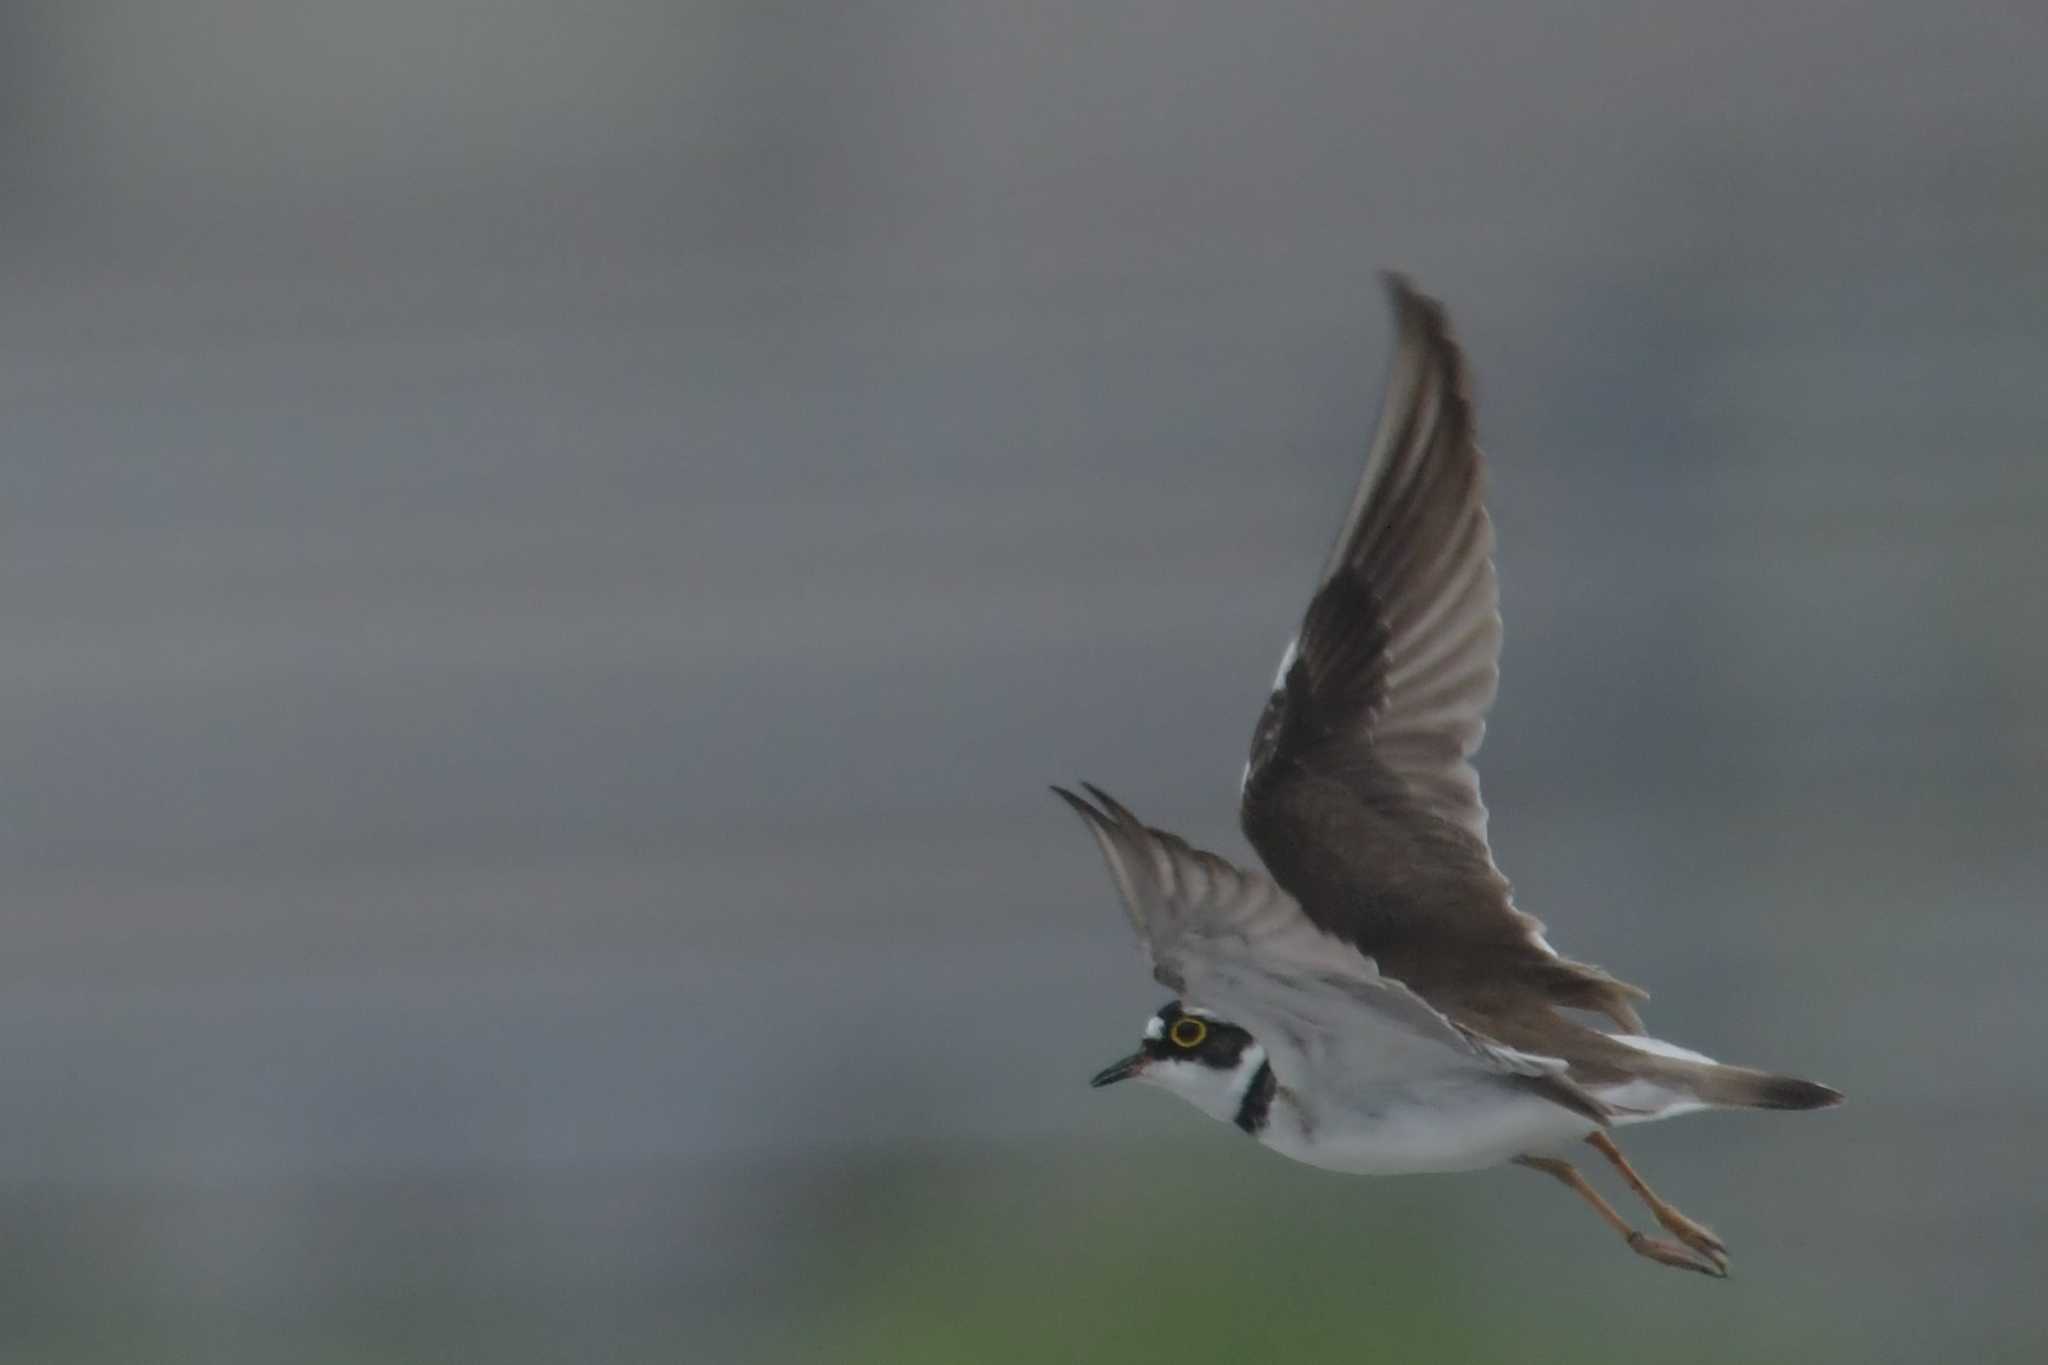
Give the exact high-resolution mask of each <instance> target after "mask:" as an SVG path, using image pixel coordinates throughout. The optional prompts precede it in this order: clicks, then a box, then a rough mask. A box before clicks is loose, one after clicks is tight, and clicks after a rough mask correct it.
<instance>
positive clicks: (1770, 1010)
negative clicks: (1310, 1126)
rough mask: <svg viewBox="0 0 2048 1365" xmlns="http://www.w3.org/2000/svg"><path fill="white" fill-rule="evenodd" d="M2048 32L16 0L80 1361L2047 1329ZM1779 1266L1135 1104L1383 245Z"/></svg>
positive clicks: (9, 1347)
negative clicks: (1118, 849)
mask: <svg viewBox="0 0 2048 1365" xmlns="http://www.w3.org/2000/svg"><path fill="white" fill-rule="evenodd" d="M2044 52H2048V16H2044V12H2043V11H2042V10H2041V8H2040V7H2039V6H2038V5H2034V4H2021V3H2010V4H1965V5H1947V6H1927V5H1919V4H1909V3H1903V0H1895V2H1894V3H1883V4H1865V5H1849V4H1793V5H1778V6H1742V7H1735V6H1698V5H1690V6H1680V5H1660V6H1652V7H1643V6H1638V5H1622V4H1613V5H1597V4H1574V5H1565V6H1534V5H1522V4H1513V3H1495V4H1489V5H1478V6H1439V5H1434V4H1427V3H1412V4H1398V5H1342V4H1322V5H1307V6H1302V5H1258V6H1253V5H1236V4H1228V3H1221V2H1220V0H1218V2H1214V3H1199V4H1198V3H1167V2H1166V0H1157V2H1155V3H1150V4H1138V5H1099V4H1029V5H1026V4H1014V3H969V4H927V5H884V4H849V5H808V6H806V5H795V4H767V3H759V2H758V0H729V2H728V3H723V4H692V5H681V6H678V5H668V4H657V3H653V0H592V3H586V4H582V5H577V6H560V5H553V4H543V3H540V0H501V2H500V3H493V4H483V3H455V2H454V0H440V2H438V3H424V4H423V3H419V2H418V0H403V2H401V0H358V2H357V3H353V4H349V5H312V4H304V3H285V4H261V3H256V0H187V3H184V4H181V5H176V6H170V5H159V4H153V3H147V2H146V0H127V3H118V2H116V0H106V2H104V3H86V4H68V3H66V4H59V3H55V2H54V0H49V2H46V3H24V2H23V0H15V2H14V3H10V4H8V5H6V6H5V7H4V8H0V286H4V292H0V298H4V300H5V305H4V307H0V432H4V443H0V523H4V527H0V622H4V629H5V647H4V648H0V759H4V764H5V772H6V782H5V784H4V788H0V790H4V795H0V812H4V818H0V866H4V867H5V868H6V876H7V894H6V897H5V907H4V911H0V1095H4V1096H5V1097H6V1106H7V1117H6V1121H5V1123H4V1125H0V1265H4V1271H0V1358H5V1359H7V1360H10V1361H13V1360H46V1361H53V1362H64V1361H73V1360H78V1361H85V1360H123V1361H129V1360H150V1361H187V1360H190V1361H201V1360H204V1361H244V1360H246V1361H279V1360H293V1361H335V1362H341V1361H364V1362H384V1361H450V1360H482V1359H490V1360H494V1361H525V1360H536V1361H538V1360H575V1361H613V1360H617V1361H642V1360H646V1361H653V1360H690V1361H707V1362H722V1361H728V1360H732V1361H753V1360H765V1361H779V1360H824V1361H841V1360H862V1361H869V1360H872V1361H914V1360H931V1361H954V1362H958V1361H997V1360H1020V1361H1039V1362H1043V1361H1067V1360H1146V1359H1163V1358H1169V1357H1170V1358H1172V1359H1175V1360H1179V1361H1196V1360H1206V1359H1217V1360H1235V1361H1242V1360H1251V1359H1280V1358H1286V1359H1300V1360H1311V1359H1344V1360H1357V1359H1365V1358H1373V1359H1399V1360H1439V1359H1441V1360H1460V1361H1471V1360H1490V1359H1505V1358H1512V1359H1517V1360H1529V1361H1542V1360H1555V1359H1566V1358H1571V1359H1577V1360H1585V1361H1599V1360H1609V1359H1614V1360H1621V1359H1639V1358H1641V1357H1642V1355H1643V1354H1644V1353H1645V1352H1648V1353H1649V1354H1651V1355H1652V1356H1653V1357H1654V1358H1656V1359H1658V1360H1663V1361H1709V1360H1716V1361H1719V1360H1731V1359H1745V1360H1794V1359H1797V1360H1843V1361H1857V1362H1865V1361H1878V1360H1884V1361H1901V1362H1906V1361H1912V1362H1924V1361H1931V1360H1935V1359H1945V1360H1972V1361H1992V1360H2014V1361H2018V1360H2037V1359H2040V1358H2042V1355H2043V1353H2044V1352H2048V1308H2044V1306H2043V1304H2042V1301H2041V1298H2040V1296H2039V1291H2038V1283H2039V1277H2040V1274H2041V1270H2042V1263H2043V1249H2044V1242H2048V1194H2044V1192H2043V1185H2042V1182H2041V1179H2040V1172H2039V1168H2038V1163H2037V1158H2038V1156H2039V1153H2040V1151H2041V1148H2042V1141H2043V1138H2044V1136H2048V1069H2044V1068H2043V1066H2042V1064H2041V1060H2040V1056H2039V1043H2040V1039H2041V1037H2042V1034H2043V1024H2044V1021H2043V1018H2042V1011H2041V1009H2040V1005H2039V987H2038V983H2039V981H2040V979H2041V978H2042V976H2043V973H2044V970H2048V917H2044V914H2043V911H2042V898H2043V890H2042V886H2043V874H2044V871H2048V869H2044V865H2043V854H2042V836H2043V830H2044V826H2048V785H2044V783H2048V722H2044V720H2043V711H2042V696H2043V691H2044V687H2048V644H2044V642H2043V631H2042V627H2043V624H2044V608H2043V605H2042V603H2043V594H2044V591H2048V551H2044V546H2043V531H2042V528H2043V523H2044V519H2048V467H2044V464H2043V459H2042V446H2041V432H2042V430H2043V429H2044V425H2048V385H2044V383H2043V376H2044V372H2048V367H2044V362H2048V94H2044V87H2043V83H2042V75H2041V64H2042V58H2043V54H2044ZM1383 266H1399V267H1401V268H1404V269H1406V270H1409V271H1411V272H1413V273H1414V274H1415V275H1416V277H1417V278H1418V279H1419V280H1420V281H1421V282H1422V283H1423V284H1424V286H1425V287H1426V288H1428V289H1430V290H1431V291H1432V292H1435V293H1437V294H1439V295H1441V296H1442V297H1443V298H1444V299H1445V300H1446V301H1447V303H1448V304H1449V306H1450V308H1451V310H1452V315H1453V318H1454V320H1455V322H1456V324H1457V326H1458V328H1459V331H1460V333H1461V335H1462V337H1463V338H1464V340H1465V341H1466V343H1467V346H1468V349H1469V352H1470V354H1471V357H1472V359H1473V363H1474V365H1475V367H1476V371H1477V375H1478V384H1479V392H1480V402H1481V408H1480V418H1481V426H1482V432H1483V436H1484V438H1485V442H1486V445H1487V448H1488V450H1489V453H1490V454H1491V456H1492V458H1493V475H1492V478H1493V483H1492V487H1493V498H1492V501H1493V508H1494V512H1495V516H1496V519H1497V522H1498V525H1499V533H1500V545H1501V551H1500V553H1501V564H1502V572H1503V592H1504V597H1505V611H1506V615H1507V631H1508V643H1507V652H1506V658H1505V678H1504V686H1503V691H1502V694H1501V700H1500V704H1499V706H1498V709H1497V710H1496V712H1495V718H1494V720H1495V723H1494V726H1493V729H1492V734H1491V738H1490V739H1489V741H1488V744H1487V747H1486V750H1485V753H1484V755H1483V762H1482V768H1483V772H1484V775H1485V781H1486V787H1485V790H1486V796H1487V798H1488V802H1489V804H1490V806H1491V807H1492V810H1493V814H1494V820H1493V829H1494V838H1495V844H1496V850H1497V853H1498V855H1499V857H1500V860H1501V862H1502V865H1503V866H1504V867H1505V869H1506V870H1507V871H1508V873H1509V874H1510V875H1511V876H1512V877H1514V878H1515V880H1516V884H1517V889H1518V893H1519V897H1520V900H1521V903H1522V904H1523V905H1524V906H1525V907H1526V908H1528V909H1530V910H1532V911H1533V912H1535V913H1537V914H1539V915H1542V916H1544V917H1545V918H1546V919H1547V920H1548V921H1549V922H1550V925H1551V929H1552V933H1553V936H1554V937H1555V939H1556V940H1557V942H1558V943H1559V944H1560V945H1562V946H1563V947H1564V948H1565V949H1566V950H1567V951H1570V952H1572V953H1575V954H1576V955H1579V956H1582V957H1585V958H1588V959H1590V960H1592V961H1596V962H1601V963H1604V964H1607V965H1609V966H1611V967H1613V968H1615V969H1616V970H1617V971H1619V972H1620V973H1621V974H1622V975H1624V976H1626V977H1629V978H1630V979H1633V980H1637V981H1641V982H1643V983H1645V984H1647V985H1649V986H1650V987H1652V988H1653V989H1654V990H1655V992H1656V996H1657V998H1656V1000H1655V1002H1654V1003H1653V1006H1652V1008H1651V1010H1650V1012H1649V1019H1650V1022H1651V1025H1652V1027H1653V1030H1654V1031H1656V1032H1658V1033H1660V1034H1662V1035H1664V1036H1666V1037H1670V1038H1674V1039H1678V1040H1681V1041H1683V1042H1685V1043H1688V1044H1691V1045H1693V1046H1696V1047H1700V1048H1704V1049H1707V1050H1709V1051H1711V1052H1714V1053H1717V1054H1719V1055H1721V1056H1724V1057H1727V1058H1730V1059H1739V1060H1744V1061H1752V1062H1756V1063H1760V1064H1766V1065H1771V1066H1776V1067H1782V1068H1785V1069H1788V1070H1793V1071H1797V1072H1801V1073H1804V1074H1809V1075H1813V1076H1816V1077H1818V1078H1821V1079H1824V1080H1826V1081H1828V1082H1830V1083H1832V1084H1835V1085H1837V1086H1839V1087H1841V1088H1843V1089H1844V1090H1846V1091H1847V1092H1848V1093H1849V1095H1850V1096H1851V1101H1852V1102H1851V1104H1850V1105H1849V1106H1848V1107H1845V1108H1843V1109H1841V1110H1838V1111H1834V1112H1830V1113H1825V1114H1814V1115H1715V1116H1708V1117H1703V1118H1698V1119H1692V1120H1688V1121H1686V1122H1685V1123H1681V1124H1672V1125H1667V1126H1662V1127H1659V1128H1656V1129H1651V1130H1639V1132H1638V1134H1637V1136H1636V1137H1635V1139H1634V1140H1633V1142H1632V1143H1631V1144H1630V1145H1631V1149H1632V1151H1633V1152H1634V1153H1635V1155H1636V1158H1637V1160H1638V1162H1639V1163H1640V1165H1641V1166H1642V1167H1643V1168H1644V1170H1645V1171H1646V1173H1647V1174H1649V1176H1650V1177H1651V1179H1652V1180H1653V1181H1655V1182H1656V1183H1657V1184H1658V1185H1659V1186H1660V1188H1662V1189H1663V1190H1664V1191H1665V1192H1666V1193H1667V1194H1669V1195H1670V1196H1671V1197H1672V1198H1673V1199H1674V1200H1675V1201H1676V1202H1678V1203H1679V1204H1680V1205H1682V1206H1683V1207H1685V1208H1687V1209H1688V1210H1690V1211H1692V1212H1693V1213H1695V1214H1697V1215H1698V1216H1700V1217H1702V1218H1703V1219H1704V1220H1706V1221H1708V1222H1711V1223H1713V1224H1714V1225H1715V1226H1716V1227H1717V1228H1718V1230H1719V1231H1720V1232H1721V1233H1722V1234H1723V1235H1724V1236H1725V1237H1726V1238H1727V1240H1728V1241H1729V1243H1730V1245H1731V1246H1732V1247H1733V1249H1734V1253H1735V1278H1733V1279H1732V1280H1730V1281H1728V1282H1727V1283H1724V1284H1712V1283H1708V1282H1705V1281H1702V1280H1697V1279H1695V1278H1693V1277H1689V1276H1681V1275H1675V1274H1670V1273H1667V1272H1663V1271H1658V1270H1655V1269H1653V1268H1650V1267H1648V1266H1646V1265H1644V1264H1642V1263H1640V1262H1637V1261H1636V1260H1634V1259H1633V1258H1631V1257H1630V1256H1628V1255H1627V1254H1626V1252H1625V1251H1624V1250H1623V1249H1622V1248H1621V1247H1619V1246H1618V1245H1616V1244H1615V1243H1614V1241H1613V1239H1612V1238H1611V1236H1610V1235H1609V1234H1608V1233H1606V1232H1605V1230H1603V1229H1602V1228H1601V1227H1600V1226H1599V1225H1598V1224H1597V1223H1596V1222H1595V1220H1593V1219H1592V1218H1591V1217H1590V1216H1588V1215H1587V1214H1586V1212H1585V1211H1584V1210H1583V1209H1582V1208H1579V1207H1577V1206H1576V1204H1575V1203H1574V1202H1573V1201H1571V1200H1570V1199H1569V1198H1568V1197H1567V1196H1565V1195H1564V1194H1562V1193H1561V1192H1560V1191H1558V1190H1557V1189H1555V1188H1554V1187H1551V1186H1549V1185H1548V1184H1547V1183H1545V1182H1542V1181H1538V1180H1536V1179H1534V1178H1532V1177H1529V1176H1527V1175H1524V1174H1520V1173H1516V1172H1495V1173H1488V1174H1481V1175H1474V1176H1466V1177H1459V1178H1456V1179H1446V1178H1412V1179H1408V1180H1387V1181H1365V1180H1345V1179H1342V1178H1339V1177H1335V1176H1330V1175H1325V1174H1321V1173H1318V1172H1315V1171H1311V1170H1308V1169H1306V1168H1301V1167H1294V1166H1290V1165H1288V1164H1286V1163H1284V1162H1282V1161H1281V1160H1280V1159H1278V1158H1277V1157H1274V1156H1271V1155H1270V1154H1267V1153H1264V1152H1262V1151H1259V1150H1257V1149H1255V1148H1253V1147H1252V1146H1250V1145H1249V1144H1247V1143H1245V1142H1244V1141H1243V1139H1242V1138H1240V1137H1239V1136H1238V1135H1237V1134H1235V1133H1233V1132H1231V1131H1230V1130H1229V1129H1227V1128H1226V1127H1224V1126H1222V1125H1217V1124H1211V1123H1208V1122H1207V1121H1206V1120H1203V1119H1202V1118H1200V1116H1198V1115H1196V1114H1195V1113H1193V1112H1192V1111H1191V1110H1188V1109H1186V1108H1184V1107H1182V1106H1180V1105H1178V1104H1177V1102H1175V1101H1173V1100H1171V1099H1170V1098H1168V1097H1166V1096H1164V1095H1161V1094H1159V1093H1157V1092H1144V1091H1141V1092H1137V1093H1132V1092H1129V1091H1109V1092H1104V1093H1099V1094H1098V1093H1091V1092H1089V1091H1088V1090H1087V1088H1086V1087H1085V1085H1084V1084H1083V1082H1084V1081H1085V1078H1086V1077H1087V1076H1088V1074H1089V1073H1090V1072H1091V1071H1093V1070H1094V1069H1095V1068H1096V1067H1098V1066H1099V1065H1101V1064H1103V1063H1104V1062H1106V1061H1108V1060H1110V1059H1112V1058H1114V1057H1116V1056H1118V1055H1120V1054H1121V1053H1122V1052H1124V1051H1126V1050H1128V1047H1129V1044H1130V1042H1131V1040H1132V1039H1133V1038H1134V1037H1135V1033H1136V1030H1137V1028H1138V1026H1139V1024H1140V1023H1141V1021H1142V1020H1143V1018H1144V1017H1145V1015H1146V1014H1147V1013H1148V1012H1149V1011H1150V1010H1152V1009H1153V1008H1154V1007H1155V1006H1156V1005H1157V1004H1158V1003H1159V1002H1160V991H1159V990H1158V988H1157V987H1155V986H1153V985H1152V984H1151V983H1150V982H1149V981H1148V980H1147V979H1146V977H1145V974H1144V971H1143V969H1142V967H1141V966H1140V964H1139V962H1138V959H1137V956H1136V953H1135V951H1134V948H1133V946H1132V944H1131V943H1130V941H1129V937H1128V933H1127V930H1126V928H1125V926H1124V924H1123V922H1122V919H1121V917H1120V916H1119V914H1118V912H1117V910H1116V909H1115V905H1114V900H1113V896H1112V892H1111V890H1110V887H1109V884H1108V882H1107V879H1106V878H1105V877H1104V875H1103V872H1102V869H1101V867H1100V866H1099V863H1098V860H1097V857H1096V854H1095V852H1094V850H1093V848H1092V847H1091V846H1090V845H1089V842H1088V840H1087V839H1086V838H1085V837H1084V836H1083V834H1082V832H1081V830H1080V828H1079V826H1078V825H1077V823H1076V822H1075V821H1074V820H1073V818H1072V816H1071V815H1070V814H1069V813H1068V812H1066V811H1064V810H1062V809H1060V808H1059V806H1058V805H1057V804H1056V803H1055V802H1054V801H1053V800H1052V799H1051V798H1050V797H1049V796H1048V795H1047V794H1046V792H1045V784H1046V783H1048V782H1051V781H1060V782H1069V781H1072V780H1074V779H1077V778H1087V779H1092V780H1095V781H1097V782H1100V783H1102V784H1103V785H1105V786H1107V787H1108V788H1109V789H1110V790H1111V791H1113V792H1115V793H1116V794H1118V795H1119V796H1121V797H1122V798H1123V799H1125V800H1126V801H1128V802H1130V803H1131V804H1133V805H1134V806H1135V807H1136V808H1137V809H1138V810H1139V811H1140V812H1141V813H1143V814H1144V815H1145V816H1147V817H1148V818H1149V819H1151V820H1153V821H1155V822H1158V823H1162V824H1165V825H1167V826H1169V827H1172V828H1176V829H1179V830H1181V831H1183V832H1185V833H1187V834H1188V835H1189V836H1190V837H1193V838H1195V839H1197V840H1198V841H1199V842H1202V843H1205V844H1207V845H1209V846H1211V847H1214V848H1216V849H1218V850H1220V851H1223V852H1226V853H1230V854H1233V855H1237V856H1245V853H1246V851H1245V848H1244V845H1243V843H1242V841H1241V839H1240V838H1239V836H1238V835H1237V833H1236V832H1235V829H1234V797H1235V788H1236V779H1237V774H1238V769H1239V765H1240V763H1241V762H1242V758H1243V752H1244V747H1245V742H1246V739H1247V737H1248V735H1249V731H1250V727H1251V722H1252V719H1253V716H1254V714H1255V712H1256V709H1257V707H1258V705H1259V704H1260V701H1261V698H1262V695H1263V692H1264V689H1265V687H1266V684H1267V680H1268V678H1269V677H1270V675H1271V671H1272V667H1273V662H1274V658H1275V656H1276V654H1277V651H1278V650H1279V648H1280V646H1281V644H1282V643H1283V642H1284V641H1285V640H1286V638H1287V637H1288V635H1289V634H1290V633H1291V631H1292V629H1293V625H1294V621H1295V619H1296V616H1297V614H1298V612H1299V611H1300V609H1301V608H1302V606H1303V605H1304V602H1305V598H1306V594H1307V590H1308V587H1309V585H1310V582H1311V580H1312V578H1313V575H1314V573H1315V571H1316V569H1317V567H1318V565H1319V563H1320V560H1321V556H1322V555H1323V553H1324V550H1325V548H1326V543H1327V537H1328V536H1329V535H1330V533H1331V532H1332V530H1333V528H1334V526H1335V522H1336V519H1337V516H1338V513H1339V510H1340V508H1341V506H1342V505H1343V502H1344V500H1345V499H1346V498H1347V497H1348V495H1349V491H1350V488H1351V483H1352V480H1353V477H1354V476H1355V473H1356V470H1357V466H1358V463H1359V460H1360V455H1361V451H1362V446H1363V441H1364V437H1365V434H1366V433H1367V431H1368V430H1369V427H1370V423H1371V420H1372V417H1373V413H1374V411H1375V406H1376V401H1377V395H1378V390H1379V384H1380V377H1381V373H1382V369H1383V366H1384V363H1385V358H1386V351H1387V318H1386V316H1385V309H1384V306H1383V303H1382V301H1381V298H1380V296H1379V291H1378V287H1377V284H1376V282H1375V279H1374V271H1375V270H1376V269H1378V268H1380V267H1383Z"/></svg>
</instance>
